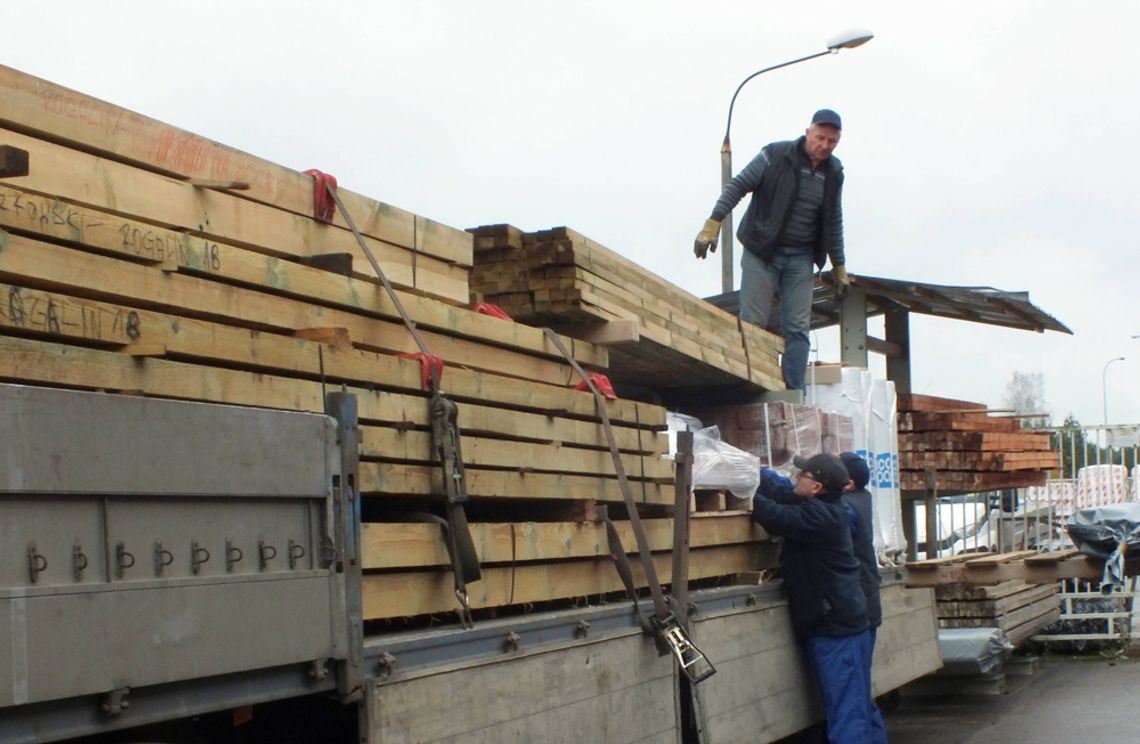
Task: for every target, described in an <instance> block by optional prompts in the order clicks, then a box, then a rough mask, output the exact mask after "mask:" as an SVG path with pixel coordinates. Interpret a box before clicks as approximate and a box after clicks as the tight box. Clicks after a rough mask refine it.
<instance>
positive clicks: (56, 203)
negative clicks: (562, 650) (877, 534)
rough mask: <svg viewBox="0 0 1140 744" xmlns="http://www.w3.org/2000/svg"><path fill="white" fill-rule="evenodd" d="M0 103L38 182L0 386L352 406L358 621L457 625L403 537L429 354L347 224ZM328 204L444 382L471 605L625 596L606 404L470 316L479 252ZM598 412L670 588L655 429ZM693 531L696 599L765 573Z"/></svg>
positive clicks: (9, 230) (20, 241)
mask: <svg viewBox="0 0 1140 744" xmlns="http://www.w3.org/2000/svg"><path fill="white" fill-rule="evenodd" d="M0 98H2V99H3V100H4V102H5V103H4V107H3V110H2V111H0V146H5V145H6V146H11V147H14V148H17V149H19V150H22V151H26V152H27V153H28V154H29V161H30V168H29V172H28V173H27V175H23V176H17V177H11V178H5V179H4V180H2V181H0V292H2V293H3V302H2V303H0V379H3V380H5V381H7V382H18V383H23V384H32V385H50V386H55V387H69V388H76V389H84V390H100V391H106V392H109V393H128V394H133V395H144V396H156V397H166V398H178V399H183V400H192V401H204V402H211V403H225V404H235V405H245V406H257V407H265V408H280V409H287V410H297V411H318V412H319V411H323V410H324V395H325V393H326V391H332V390H340V389H342V387H343V389H345V390H347V391H348V392H350V393H353V394H354V395H355V396H356V397H357V401H358V409H359V417H360V420H361V442H362V443H361V459H362V462H361V472H360V484H359V488H360V491H361V492H362V493H363V494H364V498H365V503H364V511H365V514H366V515H367V518H368V519H370V520H373V521H374V522H375V523H373V524H369V525H367V527H366V529H365V537H366V550H365V555H364V564H365V566H366V568H367V569H368V573H367V575H366V577H365V595H366V596H365V608H364V612H365V617H366V618H369V619H382V618H403V617H407V616H413V615H423V614H428V613H435V612H446V611H449V610H451V609H454V607H455V597H454V593H453V591H452V584H451V577H450V571H449V570H448V566H449V565H450V564H449V563H448V562H447V561H446V559H441V556H442V555H444V553H445V550H444V544H443V540H442V535H441V533H440V530H439V528H438V527H437V526H434V525H422V524H403V523H399V522H401V521H406V520H403V517H404V516H405V514H404V513H405V512H408V511H418V512H423V511H430V510H432V509H433V507H434V505H436V504H437V503H438V500H439V497H438V494H440V493H442V483H441V480H440V472H439V468H438V466H437V465H436V464H434V462H433V458H432V455H431V447H430V420H429V418H428V397H427V395H426V393H425V392H424V389H423V379H422V377H421V372H422V370H421V367H420V364H419V362H418V361H416V360H414V359H405V358H401V355H404V354H408V353H413V352H416V351H418V346H417V344H416V343H415V342H414V340H413V338H412V335H411V333H410V332H409V330H408V329H407V328H406V326H405V325H404V324H403V323H402V322H401V320H400V318H399V313H398V311H397V308H396V307H395V305H394V303H393V301H392V299H391V298H390V297H389V295H388V294H387V293H386V292H385V290H384V288H383V287H382V286H381V284H380V282H379V281H378V279H377V278H376V277H375V276H374V275H373V274H372V270H371V268H370V267H369V264H368V262H367V261H366V260H364V258H363V257H362V251H361V249H360V248H359V246H358V245H357V243H356V241H355V239H354V237H353V235H352V233H351V232H350V230H349V229H348V228H347V226H346V224H345V215H343V214H339V213H338V214H337V215H336V216H335V217H334V219H333V221H332V222H331V223H325V222H322V221H319V220H317V219H315V218H314V217H313V179H312V178H311V177H309V176H307V175H305V174H301V173H297V172H295V171H292V170H289V169H287V168H284V167H282V166H278V165H276V164H273V163H270V162H268V161H264V160H261V159H258V158H256V157H254V156H252V155H248V154H245V153H242V152H239V151H236V150H233V149H231V148H227V147H225V146H223V145H219V144H217V143H214V142H211V141H209V140H206V139H204V138H201V137H198V136H196V135H193V134H190V133H188V132H184V131H182V130H178V129H175V128H173V127H170V126H168V125H165V124H162V123H160V122H157V121H154V120H151V119H147V118H145V117H142V116H139V115H137V114H134V113H132V112H129V111H125V110H123V109H119V108H117V107H115V106H112V105H110V104H107V103H104V102H102V101H98V100H95V99H92V98H90V97H87V96H83V95H82V94H79V93H75V92H73V91H69V90H66V89H63V88H60V87H58V86H54V85H52V84H50V83H47V82H45V81H42V80H38V79H36V78H32V77H29V76H26V75H23V74H21V73H19V72H17V71H15V70H11V69H9V68H4V67H0ZM238 181H242V182H245V183H244V184H242V185H248V188H240V189H239V188H236V186H237V185H238V184H237V183H236V182H238ZM339 194H340V196H341V198H342V200H343V202H344V204H345V208H346V209H347V210H348V212H349V215H350V216H351V217H352V219H353V220H354V222H355V223H356V225H357V226H358V227H359V229H360V231H361V232H362V233H363V236H364V240H365V242H366V243H367V244H368V245H369V247H370V249H371V251H372V252H373V253H374V254H375V256H376V258H377V260H378V261H379V263H380V265H381V267H382V268H383V270H384V272H385V274H386V275H387V276H388V278H389V279H390V280H391V282H392V284H393V285H394V287H395V288H396V296H397V297H398V298H399V300H400V303H401V304H402V306H403V307H404V309H405V311H406V313H407V315H408V316H409V318H410V319H411V321H412V322H414V323H415V325H416V327H417V328H418V332H419V334H420V336H421V337H422V338H423V340H424V342H425V344H426V345H427V347H428V349H429V351H431V352H432V353H434V354H437V355H439V356H441V357H442V358H443V360H444V361H445V364H446V367H445V371H444V373H443V378H442V380H443V385H442V387H443V390H444V392H446V393H447V394H449V395H450V396H451V397H452V399H453V400H455V401H456V402H457V403H458V405H459V418H458V423H459V428H460V431H461V434H462V442H461V445H462V453H463V460H464V464H465V466H466V472H467V486H468V491H469V494H470V496H471V498H472V501H471V504H470V508H469V518H470V519H471V521H472V523H473V530H474V532H475V535H476V542H477V545H478V546H479V548H478V549H479V551H480V553H481V555H482V558H483V560H484V561H485V562H486V563H487V566H486V568H485V574H484V576H485V578H484V580H483V581H481V582H478V583H475V584H472V585H470V586H469V589H470V591H471V595H472V604H473V606H474V607H475V608H489V607H500V606H504V605H512V604H521V603H533V602H539V601H550V600H559V599H564V598H567V597H580V596H587V595H596V594H606V593H609V592H612V591H615V590H618V589H620V586H619V585H618V583H617V575H616V572H615V571H614V569H613V566H612V563H611V562H610V561H609V560H607V559H603V558H601V557H600V556H601V554H602V553H603V552H605V551H606V546H607V542H606V539H605V535H604V532H600V531H599V529H598V527H597V526H596V525H595V524H593V523H592V522H591V521H590V520H591V519H592V518H593V516H594V509H595V506H596V505H597V504H605V503H610V504H617V503H622V495H621V493H620V490H619V488H618V484H617V480H616V478H615V468H614V463H613V461H612V458H611V454H610V451H609V449H608V445H607V438H606V435H605V432H604V431H603V429H602V426H601V423H600V417H599V413H598V411H597V410H596V409H595V402H594V398H593V396H592V395H590V394H589V393H585V392H579V391H576V390H574V389H573V388H572V387H570V386H572V385H573V384H574V383H576V382H577V379H576V377H575V374H574V372H573V370H572V368H571V366H570V364H569V363H568V362H567V360H566V359H564V358H563V357H562V355H561V353H560V352H559V351H558V350H557V349H556V348H555V346H554V345H553V344H552V342H551V341H550V340H549V339H548V338H547V337H546V336H545V335H544V333H543V331H542V330H541V329H537V328H533V327H530V326H527V325H523V324H520V323H515V322H511V321H508V320H502V319H499V318H494V317H490V316H487V315H482V314H479V313H476V312H473V311H471V310H468V309H466V308H465V307H462V306H459V304H458V303H466V301H467V300H468V284H467V275H468V268H469V266H470V263H471V254H472V237H471V236H470V235H469V234H468V233H466V232H463V231H459V230H455V229H453V228H448V227H446V226H444V225H440V224H439V223H436V222H433V221H431V220H427V219H425V218H423V217H420V216H417V215H413V214H411V213H409V212H405V211H403V210H400V209H398V208H396V207H392V206H390V205H386V204H383V203H381V202H377V201H374V200H371V199H368V198H367V197H364V196H360V195H356V194H352V193H350V192H347V191H344V190H341V191H340V192H339ZM565 344H566V346H567V348H568V349H569V353H570V356H572V357H573V358H574V359H575V360H576V361H577V362H579V363H580V364H582V365H583V366H584V367H585V368H587V369H591V370H605V369H606V367H607V363H608V356H607V352H606V349H605V348H603V347H600V346H597V345H594V344H591V343H588V342H584V341H580V340H575V339H569V338H568V339H565ZM605 406H606V411H607V413H608V416H609V418H610V420H611V421H612V422H613V425H614V439H615V441H616V443H617V447H618V449H619V450H620V456H621V458H622V464H623V467H624V469H625V471H626V472H627V473H628V474H629V476H630V481H631V485H632V488H633V493H634V497H635V499H636V500H637V501H638V502H640V503H641V504H643V505H644V508H646V509H647V510H650V511H653V512H654V514H655V515H656V516H657V517H658V518H656V519H650V520H648V521H649V523H650V526H649V529H650V531H651V533H652V534H653V535H654V536H655V537H654V542H653V549H654V550H655V551H656V550H660V551H661V553H660V560H659V564H660V565H659V568H658V571H659V572H661V574H662V577H663V580H665V581H668V572H667V570H663V568H662V567H663V566H667V564H668V563H669V552H670V551H671V547H672V545H671V534H672V532H671V530H672V527H671V522H669V520H667V519H665V518H664V517H662V516H661V515H663V514H665V513H666V512H667V509H666V508H663V507H665V506H666V505H671V504H672V503H673V499H674V494H673V490H674V489H673V465H672V462H671V461H668V460H664V459H662V458H661V454H662V453H663V452H664V451H665V448H666V444H665V439H664V437H663V436H661V435H660V432H661V430H662V429H664V428H665V411H664V409H663V408H661V407H659V406H654V405H648V404H644V403H638V402H634V401H628V400H613V401H609V402H607V403H605ZM173 456H177V455H176V454H175V455H173ZM618 516H620V515H618ZM704 524H706V525H707V526H704V527H703V530H704V531H703V532H700V533H699V534H695V536H694V538H695V539H694V542H693V545H694V546H695V549H694V551H693V556H692V558H691V560H690V566H691V570H692V575H693V577H694V578H696V577H706V576H721V575H726V574H731V573H734V572H736V571H737V570H748V569H754V568H756V567H757V565H758V564H760V563H761V562H762V561H770V559H771V556H767V553H765V551H768V550H769V548H767V547H765V546H763V545H760V544H759V543H758V542H757V536H756V534H755V533H754V532H753V531H752V528H751V526H750V525H748V524H747V519H746V518H739V517H737V518H734V519H726V520H722V521H720V522H707V523H704ZM621 530H624V533H623V543H625V547H626V548H632V547H633V540H632V539H631V538H630V539H629V541H628V542H626V538H627V537H629V532H628V524H627V523H621ZM638 580H639V581H641V582H642V583H644V578H643V577H638Z"/></svg>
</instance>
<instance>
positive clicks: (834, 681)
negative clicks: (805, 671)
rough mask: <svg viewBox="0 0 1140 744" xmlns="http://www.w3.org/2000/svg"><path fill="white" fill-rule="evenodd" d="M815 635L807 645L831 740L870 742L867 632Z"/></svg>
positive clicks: (852, 743)
mask: <svg viewBox="0 0 1140 744" xmlns="http://www.w3.org/2000/svg"><path fill="white" fill-rule="evenodd" d="M869 632H870V631H866V630H864V631H863V632H862V633H856V634H855V635H850V636H840V637H832V636H812V637H811V638H808V639H807V640H806V641H805V642H804V645H805V646H806V647H807V653H808V660H809V662H810V665H811V669H812V671H813V672H814V673H815V677H816V680H817V681H818V682H819V692H820V697H822V698H823V710H824V715H825V716H826V718H827V739H828V741H829V742H831V744H871V742H873V741H874V739H873V738H872V737H873V735H872V730H871V729H872V727H871V717H870V708H871V706H870V700H871V689H870V687H868V682H869V681H870V675H868V674H867V673H866V669H865V667H866V664H865V663H864V659H865V658H866V648H867V644H868V640H867V635H868V634H869Z"/></svg>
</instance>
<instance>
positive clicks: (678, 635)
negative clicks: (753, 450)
mask: <svg viewBox="0 0 1140 744" xmlns="http://www.w3.org/2000/svg"><path fill="white" fill-rule="evenodd" d="M543 332H544V333H545V334H546V337H547V338H548V339H550V343H552V344H553V345H554V348H556V349H558V351H559V353H561V354H562V356H563V357H564V358H565V359H566V362H567V363H568V364H569V365H570V366H571V367H572V368H573V369H574V371H575V372H577V373H578V376H579V377H581V378H582V379H583V380H584V381H585V383H586V386H587V387H588V388H589V389H590V392H591V393H593V394H594V405H595V407H596V408H597V411H598V418H600V419H601V420H602V430H603V431H604V432H605V434H606V444H607V445H609V449H610V456H611V457H612V458H613V462H614V472H615V473H616V474H617V479H618V486H619V487H620V488H621V496H622V499H623V500H624V501H625V506H626V509H627V511H629V524H630V527H631V529H632V530H633V536H634V539H635V540H636V541H637V553H638V558H639V559H640V561H641V567H642V569H643V570H644V571H645V579H646V582H647V583H648V584H649V593H650V595H651V596H652V598H653V617H652V618H650V619H649V626H650V628H649V629H650V630H651V632H652V633H653V638H654V641H655V642H656V645H657V653H658V654H659V655H661V656H664V655H666V654H669V653H672V654H673V656H674V658H676V660H677V664H678V665H679V667H680V669H681V672H682V673H683V674H684V675H685V676H686V677H688V678H689V681H690V682H692V683H693V684H698V683H700V682H702V681H704V680H706V679H708V678H709V677H711V676H712V675H713V674H715V673H716V669H715V668H714V667H713V665H712V664H711V663H709V660H708V659H707V658H706V657H705V655H704V654H703V653H701V651H700V649H698V648H697V647H696V646H694V645H693V643H692V641H691V640H689V637H688V634H687V633H686V632H685V629H684V627H682V626H681V624H680V623H678V622H677V616H676V615H674V614H673V611H672V610H671V609H670V608H669V603H668V602H667V601H666V600H665V592H664V591H662V589H661V582H660V581H659V580H658V578H657V566H656V564H654V562H653V554H652V553H651V552H650V550H649V539H648V538H647V537H646V536H645V529H644V528H643V527H642V525H641V517H640V515H638V513H637V504H636V503H635V502H634V500H633V494H632V493H631V491H630V489H629V480H628V478H626V474H625V465H624V464H623V463H622V460H621V453H620V452H619V451H618V446H617V440H616V439H615V438H614V431H613V426H612V425H611V424H610V417H609V414H608V413H606V405H605V400H604V399H603V398H602V394H601V393H600V392H599V391H598V388H597V386H596V385H595V384H594V381H593V380H592V379H590V376H589V375H588V374H586V372H585V370H583V369H582V367H581V366H580V365H579V364H578V362H577V360H575V359H574V357H572V356H571V355H570V353H569V352H568V351H567V350H566V346H565V344H563V343H562V339H561V338H560V337H559V336H558V334H556V333H555V332H554V331H552V330H550V329H549V328H544V329H543ZM605 522H606V533H607V535H608V536H609V542H610V553H611V554H612V555H613V557H614V559H615V560H614V565H615V566H617V568H618V574H619V575H620V576H621V578H622V582H623V583H625V584H626V592H627V593H629V594H631V595H632V597H633V599H634V607H635V608H636V611H637V613H638V616H639V617H641V618H643V617H644V615H643V614H642V611H641V606H640V605H638V604H637V594H636V588H635V587H634V586H633V576H632V572H631V571H630V569H629V558H628V557H626V555H625V549H624V548H623V547H622V544H621V540H620V539H619V537H618V534H617V530H616V529H615V528H614V527H613V523H612V522H610V521H609V515H608V513H607V514H606V518H605ZM627 577H628V581H627Z"/></svg>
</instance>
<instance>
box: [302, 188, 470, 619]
mask: <svg viewBox="0 0 1140 744" xmlns="http://www.w3.org/2000/svg"><path fill="white" fill-rule="evenodd" d="M324 183H325V188H326V190H327V191H328V194H329V196H331V197H332V199H333V201H334V202H336V207H337V209H339V210H340V213H341V216H343V217H344V221H345V223H347V224H348V227H349V229H350V230H352V235H353V237H355V238H356V244H357V245H359V246H360V250H361V251H362V252H363V253H364V255H365V257H366V258H367V259H368V262H369V263H370V264H372V270H373V271H375V272H376V276H377V277H379V279H380V282H381V283H382V284H383V285H384V289H385V290H386V291H387V292H388V298H389V299H390V300H392V304H393V305H394V306H395V308H396V311H397V312H398V313H399V314H400V319H401V320H403V321H404V325H405V326H406V327H407V329H408V332H409V333H410V334H411V335H412V339H413V340H414V341H415V342H416V346H418V347H419V349H420V353H421V354H423V355H424V356H425V360H424V361H423V363H424V364H428V361H427V360H426V357H429V356H430V355H431V353H430V352H429V351H428V348H427V344H425V343H424V340H423V338H422V337H421V336H420V333H419V331H418V330H417V329H416V324H415V322H414V321H413V320H412V319H411V318H409V317H408V313H407V311H405V310H404V305H403V303H401V302H400V298H399V296H398V295H397V294H396V290H394V289H393V288H392V284H391V282H389V281H388V277H387V276H385V275H384V271H383V270H382V269H381V268H380V264H379V263H377V261H376V257H375V256H373V255H372V250H371V249H370V248H369V247H368V243H366V242H365V240H364V236H363V235H361V234H360V231H359V230H357V229H356V223H355V222H353V221H352V215H350V214H349V213H348V210H346V209H345V208H344V203H343V202H341V200H340V196H339V195H338V194H337V192H336V188H334V187H333V185H332V183H330V182H329V181H327V180H326V181H325V182H324ZM439 376H440V370H438V369H436V368H435V367H431V372H430V381H429V384H430V391H429V392H430V393H431V398H430V399H429V401H428V415H429V418H430V420H431V433H432V450H433V454H434V455H435V458H436V460H437V461H438V462H439V465H440V469H441V471H442V478H443V496H444V497H445V506H444V510H445V512H446V515H445V516H446V519H447V528H446V530H445V532H446V540H445V543H446V545H447V553H448V556H449V557H450V558H451V571H452V574H453V575H454V577H455V597H456V599H458V600H459V605H460V608H459V616H460V619H461V620H462V621H463V625H464V626H465V627H468V628H470V627H472V626H473V625H474V621H473V620H472V617H471V605H470V603H469V602H468V596H467V584H469V583H471V582H474V581H478V580H479V578H480V571H479V558H478V556H477V555H476V553H475V543H474V541H473V540H472V539H471V528H470V527H469V526H468V525H467V512H466V511H464V504H466V503H467V480H466V474H465V472H464V470H463V456H462V453H461V452H460V448H459V427H458V423H457V421H458V412H459V410H458V408H457V406H456V405H455V402H454V401H452V400H451V399H450V398H448V397H447V396H446V395H444V394H443V393H442V392H441V391H440V379H439Z"/></svg>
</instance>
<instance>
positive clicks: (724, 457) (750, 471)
mask: <svg viewBox="0 0 1140 744" xmlns="http://www.w3.org/2000/svg"><path fill="white" fill-rule="evenodd" d="M759 486H760V460H759V458H757V457H756V456H755V455H752V454H749V453H748V452H745V451H744V450H741V449H737V448H736V447H733V446H732V445H731V444H728V443H727V442H724V441H721V438H720V431H719V430H718V429H717V427H715V426H710V427H708V428H706V429H701V430H700V431H697V432H694V434H693V488H694V489H695V490H710V491H728V492H730V493H731V494H732V495H733V496H735V497H736V498H738V499H751V498H752V496H753V494H755V493H756V489H757V488H758V487H759Z"/></svg>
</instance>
